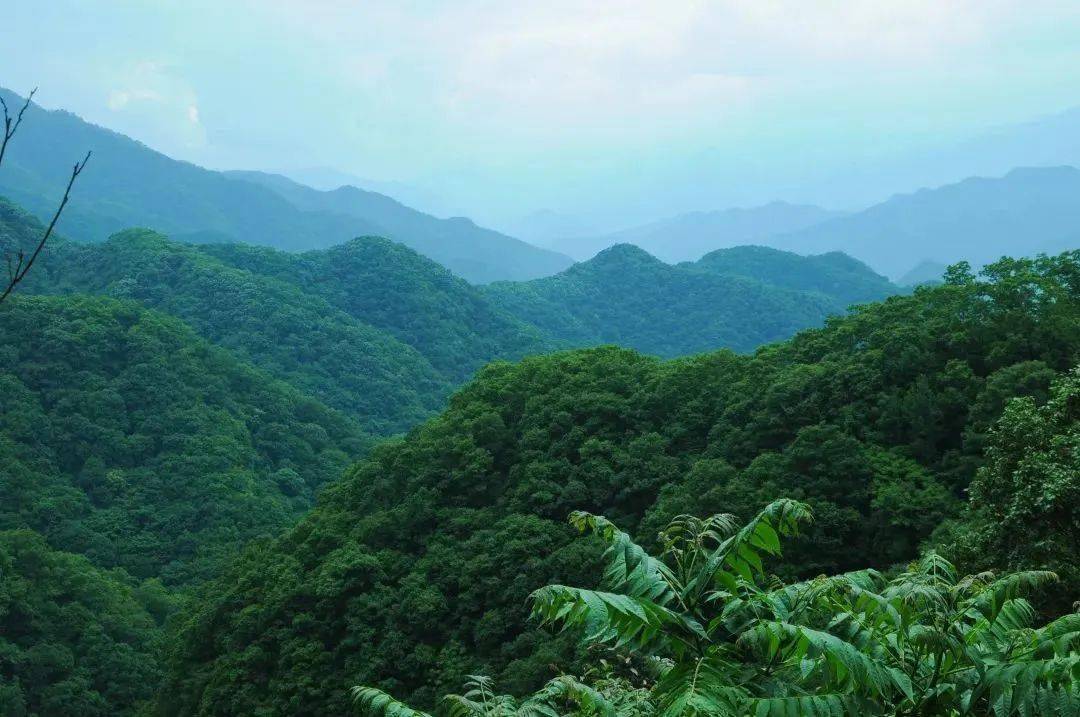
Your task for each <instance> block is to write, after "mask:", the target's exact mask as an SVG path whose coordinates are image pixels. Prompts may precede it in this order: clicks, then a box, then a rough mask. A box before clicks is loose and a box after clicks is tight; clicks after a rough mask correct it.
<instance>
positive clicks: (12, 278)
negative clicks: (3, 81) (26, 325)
mask: <svg viewBox="0 0 1080 717" xmlns="http://www.w3.org/2000/svg"><path fill="white" fill-rule="evenodd" d="M35 92H37V88H34V89H33V90H31V91H30V94H28V95H27V96H26V101H25V102H23V106H22V107H21V108H19V111H18V113H16V115H15V116H14V117H12V116H11V113H10V112H9V111H8V106H7V102H5V101H4V98H3V97H0V107H2V108H3V111H4V139H3V142H0V165H2V164H3V161H4V154H5V153H6V152H7V146H8V142H10V141H11V138H12V137H14V136H15V133H16V132H17V131H18V130H19V126H20V125H21V124H22V121H23V115H24V114H25V113H26V108H27V107H29V106H30V101H31V100H32V99H33V98H34V93H35ZM89 161H90V152H87V153H86V156H85V157H83V160H82V161H81V162H76V163H75V165H74V166H73V167H72V169H71V178H70V179H68V183H67V187H65V188H64V196H63V197H62V198H61V199H60V205H59V206H58V207H57V208H56V211H55V212H54V213H53V217H52V220H50V221H49V225H48V226H47V227H46V228H45V231H44V233H43V234H42V235H41V238H40V239H39V240H38V241H37V243H36V244H35V245H34V247H33V249H31V250H29V253H27V249H26V248H25V247H14V248H12V249H9V250H7V251H5V252H4V261H5V263H6V264H7V273H8V278H7V283H6V284H5V285H2V286H3V288H2V289H0V304H2V303H3V302H4V300H5V299H7V297H8V296H10V295H11V292H13V291H14V290H15V287H16V286H18V285H19V283H20V282H21V281H22V280H23V279H25V278H26V275H27V274H28V273H29V272H30V268H31V267H32V266H33V265H34V262H35V261H37V258H38V255H39V254H41V250H42V249H44V248H45V244H46V243H47V242H48V241H49V237H51V236H52V233H53V230H54V229H55V228H56V223H57V222H58V221H60V214H61V213H63V211H64V207H66V206H67V203H68V199H69V198H70V197H71V187H72V185H74V184H75V180H76V179H78V178H79V175H80V174H82V171H83V169H84V168H85V167H86V163H87V162H89Z"/></svg>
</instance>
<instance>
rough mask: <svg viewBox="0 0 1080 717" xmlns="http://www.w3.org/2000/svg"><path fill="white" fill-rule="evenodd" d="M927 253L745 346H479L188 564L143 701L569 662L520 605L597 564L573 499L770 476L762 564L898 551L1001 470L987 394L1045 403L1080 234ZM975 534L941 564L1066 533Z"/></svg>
mask: <svg viewBox="0 0 1080 717" xmlns="http://www.w3.org/2000/svg"><path fill="white" fill-rule="evenodd" d="M948 279H949V280H948V283H947V284H945V285H943V286H940V287H934V288H928V289H920V290H918V291H916V292H915V293H914V294H913V295H910V296H904V297H894V298H891V299H889V300H887V301H885V302H883V303H880V304H874V305H869V306H865V307H863V308H860V309H858V310H856V311H855V312H854V313H853V314H852V315H851V316H848V317H844V318H837V319H832V320H830V321H829V323H828V325H827V326H826V327H825V328H823V329H818V330H810V331H805V332H803V333H801V334H799V335H797V336H796V337H795V338H794V339H792V340H790V341H787V342H785V343H781V344H777V345H774V346H770V347H767V348H765V349H762V350H760V351H759V352H757V353H756V354H754V355H753V356H739V355H736V354H734V353H731V352H728V351H721V352H717V353H712V354H707V355H702V356H696V357H692V358H686V359H679V360H676V361H670V362H662V361H658V360H656V359H652V358H647V357H644V356H641V355H639V354H637V353H635V352H633V351H628V350H623V349H615V348H600V349H591V350H582V351H574V352H567V353H560V354H555V355H551V356H546V357H540V358H529V359H526V360H524V361H522V362H520V363H518V364H505V363H496V364H493V365H491V366H489V367H488V368H486V369H484V370H483V371H482V372H481V373H480V375H479V376H478V378H477V379H476V380H474V381H473V382H472V383H470V384H469V385H467V386H466V387H465V388H464V389H462V390H461V391H460V392H458V393H457V394H456V395H455V396H454V397H453V398H452V399H451V402H450V406H449V408H448V409H447V410H446V411H445V412H444V413H443V414H441V415H440V416H438V417H436V418H434V419H432V420H431V421H429V422H428V423H426V424H425V425H424V426H422V427H420V428H418V429H416V430H415V431H413V432H411V433H410V434H409V436H408V437H406V438H405V439H403V440H399V441H393V442H389V443H385V444H383V445H381V446H380V447H378V448H376V449H375V450H374V451H373V452H372V453H371V454H370V455H369V457H367V458H366V459H365V460H364V461H362V462H360V463H359V464H357V465H356V466H355V467H354V468H353V469H351V470H350V471H349V472H348V473H347V475H346V476H345V478H344V479H343V480H341V481H340V482H338V483H335V484H333V486H331V487H330V488H328V489H327V491H326V492H325V493H324V494H323V497H322V499H321V501H320V504H319V505H318V507H317V508H316V509H315V510H314V511H313V512H312V513H310V514H309V515H308V516H307V517H306V518H305V519H303V520H302V521H301V522H300V523H299V524H298V525H297V526H296V527H294V528H293V529H292V530H290V531H288V532H287V533H285V534H284V535H283V536H282V537H280V538H278V539H277V540H274V541H267V542H263V543H259V544H257V545H253V546H251V547H250V548H249V549H248V551H247V553H246V554H245V556H244V559H243V560H241V561H239V562H237V563H235V564H234V565H233V567H232V568H231V569H230V570H229V571H228V572H227V573H226V574H225V575H224V576H223V578H222V579H221V580H220V582H218V583H216V584H215V585H214V586H213V587H212V588H211V589H209V590H208V592H207V595H206V600H205V601H203V602H202V603H201V604H199V605H198V606H195V607H194V608H193V609H192V610H191V611H190V612H189V613H188V614H187V615H186V617H185V619H184V620H183V621H182V624H181V625H180V630H179V632H178V633H177V636H176V639H175V642H174V645H173V648H172V651H171V658H170V664H169V677H168V679H167V681H166V685H165V687H164V689H163V692H162V694H161V696H160V698H159V707H160V709H161V710H162V711H164V712H165V713H166V714H236V715H241V714H242V715H260V714H266V715H269V714H280V713H283V712H284V713H289V714H335V713H337V714H340V713H345V712H346V711H347V710H348V709H350V702H351V696H350V694H349V692H348V686H349V685H353V684H357V683H359V684H367V685H377V686H379V687H381V688H383V689H386V690H388V691H390V692H391V693H393V694H394V695H395V696H396V697H399V698H404V699H407V700H409V701H411V702H413V703H414V704H418V705H429V704H432V703H434V702H435V700H436V698H437V697H438V696H439V695H441V694H443V693H445V692H449V691H452V690H454V689H456V688H457V687H458V685H460V684H461V681H462V680H463V676H464V675H465V674H470V673H472V674H476V673H486V674H489V675H492V676H495V677H496V678H497V679H498V681H499V684H500V685H501V686H502V687H503V688H504V689H506V690H508V691H509V692H511V693H516V694H522V693H524V692H526V691H527V690H528V689H530V688H533V687H535V686H537V685H539V684H541V683H542V682H543V681H544V680H545V679H547V678H550V677H551V676H552V671H553V670H556V671H557V670H559V669H568V670H572V669H574V668H575V667H576V666H579V665H580V664H581V662H580V659H581V655H579V654H575V650H574V647H573V643H574V642H575V641H574V639H573V636H571V635H564V636H561V637H554V638H553V637H551V636H549V635H547V634H546V633H544V632H541V631H537V630H535V629H533V628H531V627H529V626H527V624H526V622H525V616H524V615H523V609H522V607H523V605H524V603H525V600H526V598H527V597H528V596H529V595H530V594H531V593H532V592H533V591H534V590H536V589H537V588H539V587H541V586H543V585H546V584H550V583H560V584H564V585H580V586H584V587H586V588H591V587H593V586H595V585H596V584H597V576H599V575H600V574H601V572H602V571H601V570H600V564H599V562H598V558H599V551H598V550H596V548H597V547H598V545H597V541H596V539H595V538H591V539H585V540H583V539H580V538H575V536H574V534H573V532H572V531H570V530H569V529H568V527H567V526H566V525H565V522H564V517H565V516H566V515H567V514H568V513H570V512H571V511H574V510H585V511H590V512H592V513H603V514H604V515H607V516H608V517H609V518H610V519H611V520H612V521H613V522H614V523H616V524H618V525H620V526H624V527H625V528H626V529H627V530H628V532H629V534H630V535H632V536H634V538H635V539H636V540H637V541H639V542H640V543H642V544H643V545H645V546H646V547H647V548H649V549H651V548H653V547H654V546H656V542H655V540H656V537H655V536H656V535H657V533H658V531H660V530H661V529H662V528H663V527H664V526H665V525H667V524H668V523H669V521H670V520H671V519H672V518H674V517H675V516H677V515H679V514H685V513H692V514H695V515H709V514H713V513H721V512H731V513H735V514H736V515H738V516H740V517H742V518H743V519H746V518H748V517H750V516H753V515H754V514H756V513H757V511H758V510H759V509H760V506H762V505H765V504H768V503H769V502H771V501H772V500H773V499H775V498H777V497H779V496H790V497H792V498H795V499H796V500H799V501H802V502H805V503H806V504H807V505H808V506H809V507H810V509H811V510H812V511H813V513H814V516H815V521H814V523H813V524H812V525H811V526H808V527H807V528H806V529H805V531H804V533H803V534H802V536H801V537H800V538H798V539H795V540H793V541H792V542H791V543H790V546H789V548H787V549H785V553H784V556H783V559H782V560H779V561H776V562H775V563H774V564H772V565H771V566H770V571H774V572H776V573H777V574H778V575H779V576H781V577H782V578H784V579H792V580H797V579H800V578H807V577H812V576H815V575H819V574H836V573H843V572H848V571H851V570H854V569H862V568H867V567H869V568H877V569H886V568H889V567H891V566H894V565H896V564H898V563H902V562H905V561H907V560H910V559H912V558H914V557H916V556H917V554H918V549H919V546H920V544H922V543H923V542H924V541H926V540H927V539H928V538H929V537H930V536H931V534H932V532H933V531H934V530H935V529H936V528H937V527H938V526H939V525H940V524H941V522H942V521H943V520H945V519H947V518H951V517H955V516H957V515H959V514H960V513H961V506H962V499H963V497H964V495H965V491H966V489H967V488H968V486H969V485H971V484H972V480H973V479H974V478H975V476H976V475H977V474H978V475H980V478H979V480H980V481H981V482H984V483H986V485H987V486H989V485H990V484H992V483H994V479H993V476H995V475H998V474H999V473H1000V474H1001V475H1006V476H1013V475H1015V474H1016V470H1017V469H1016V468H1014V467H1013V464H1012V463H1010V462H1009V461H1008V460H1007V459H1002V460H1003V461H1004V462H1001V461H999V458H997V457H995V456H996V454H994V453H993V452H991V453H990V455H989V461H987V459H986V450H987V447H988V446H994V445H997V446H1005V445H1008V442H1007V441H1006V439H1005V438H1004V436H1007V435H1008V431H1009V429H1008V426H1009V425H1010V422H1015V421H1020V420H1021V419H1023V418H1024V415H1023V411H1022V410H1021V409H1020V408H1013V409H1010V414H1012V418H1010V417H1009V415H1010V414H1007V415H1006V418H1004V419H1001V415H1002V413H1003V411H1004V410H1005V407H1006V405H1007V404H1008V403H1009V400H1010V399H1012V398H1015V397H1021V398H1023V397H1030V399H1031V401H1033V402H1034V405H1036V406H1037V405H1040V404H1043V403H1045V402H1046V401H1047V399H1048V398H1049V397H1050V395H1051V394H1050V392H1051V385H1052V383H1053V382H1054V380H1055V378H1058V377H1060V376H1061V375H1062V374H1063V373H1064V372H1066V371H1068V370H1070V369H1071V368H1072V367H1073V366H1074V365H1076V363H1077V361H1078V358H1080V253H1073V254H1070V255H1064V256H1061V257H1058V258H1043V259H1039V260H1038V261H1027V260H1024V261H1004V262H1001V263H999V264H996V265H994V266H993V267H991V268H990V269H989V270H988V271H987V272H986V273H985V275H984V276H982V277H980V278H976V277H973V276H971V275H970V274H969V273H968V272H966V271H965V270H964V267H962V266H960V267H955V268H954V269H952V270H951V271H950V272H949V275H948ZM1060 390H1061V389H1059V391H1060ZM1066 390H1068V389H1067V387H1066ZM1055 400H1056V399H1055ZM1016 405H1018V406H1021V407H1022V406H1024V405H1027V404H1026V403H1020V404H1016ZM1049 405H1050V408H1047V409H1043V410H1038V409H1033V410H1034V411H1035V415H1036V417H1035V418H1032V419H1031V420H1033V421H1037V422H1039V423H1040V424H1042V425H1046V426H1048V427H1051V426H1052V427H1054V429H1053V431H1051V430H1050V429H1049V428H1047V430H1045V431H1043V432H1041V433H1040V432H1035V433H1032V434H1030V435H1027V434H1025V435H1027V437H1026V438H1020V437H1019V434H1017V435H1018V437H1017V440H1019V441H1020V443H1021V444H1022V445H1020V446H1017V447H1016V448H1015V449H1010V450H1011V452H1012V454H1013V455H1031V456H1035V455H1042V456H1043V459H1042V460H1040V461H1039V462H1038V466H1041V468H1039V470H1045V475H1046V479H1045V480H1044V481H1043V483H1042V485H1043V486H1045V488H1044V492H1045V493H1046V495H1041V496H1040V497H1039V499H1038V500H1037V501H1035V503H1036V505H1035V508H1034V509H1035V510H1039V509H1041V508H1040V506H1043V505H1051V506H1052V505H1055V504H1054V503H1053V502H1052V501H1051V500H1050V497H1051V496H1052V495H1053V494H1054V491H1055V490H1056V489H1057V486H1058V483H1057V482H1055V481H1054V480H1052V478H1053V476H1054V475H1057V474H1056V473H1054V469H1053V466H1054V465H1055V463H1054V460H1058V459H1059V458H1061V456H1059V454H1058V453H1057V452H1056V450H1054V449H1053V448H1052V447H1055V446H1061V445H1068V444H1067V443H1063V441H1067V440H1071V439H1069V438H1068V437H1069V436H1071V435H1072V431H1073V429H1072V428H1070V426H1072V423H1071V421H1072V419H1071V418H1070V416H1073V415H1074V414H1069V413H1065V414H1063V415H1064V417H1063V418H1058V417H1057V416H1058V415H1059V413H1060V412H1061V409H1060V408H1057V407H1056V406H1058V404H1056V403H1052V404H1049ZM1066 405H1067V406H1071V405H1072V404H1071V403H1068V402H1066ZM1069 410H1072V409H1071V408H1070V409H1069ZM999 419H1000V420H1001V421H1002V422H1001V424H1000V425H1001V427H999V429H998V434H996V435H995V434H993V428H994V426H995V424H996V423H997V422H998V421H999ZM1055 431H1056V432H1057V433H1060V434H1061V435H1063V436H1065V437H1066V438H1065V439H1062V440H1058V439H1054V438H1052V437H1049V438H1048V437H1047V436H1048V435H1050V434H1052V433H1054V432H1055ZM1055 435H1056V434H1055ZM1040 446H1047V447H1045V448H1040ZM1065 459H1071V454H1065ZM999 465H1000V468H999V467H997V466H999ZM984 466H985V468H984ZM980 469H982V470H983V473H982V474H980V473H979V471H980ZM1031 470H1035V468H1032V469H1031ZM986 476H990V477H986ZM980 490H982V489H980ZM983 494H984V495H986V496H987V498H986V500H987V501H990V502H993V503H994V504H995V505H999V503H998V502H997V501H998V498H996V497H994V491H992V490H990V489H989V487H988V488H987V489H986V490H984V491H983ZM1051 512H1052V511H1051ZM968 530H974V528H972V527H970V526H969V525H968V524H967V523H964V524H962V525H956V526H954V528H953V532H954V533H955V534H958V535H959V536H961V537H963V536H964V534H965V531H968ZM1031 530H1033V531H1034V530H1037V528H1035V527H1032V528H1031ZM991 537H992V536H991ZM985 545H986V546H987V548H986V549H985V550H983V551H982V552H981V554H980V555H979V556H978V562H977V564H975V565H967V564H965V563H964V561H963V559H962V556H961V559H960V562H961V563H962V564H961V566H960V567H961V569H962V570H965V571H970V570H981V569H985V568H1007V567H1009V566H1010V565H1012V564H1013V563H1016V562H1022V561H1024V560H1025V559H1027V558H1031V559H1032V560H1033V561H1034V562H1037V563H1039V564H1033V565H1025V566H1023V567H1025V568H1043V569H1052V570H1061V571H1062V572H1063V573H1065V572H1066V570H1064V569H1063V568H1067V567H1068V564H1067V560H1066V559H1065V558H1066V557H1067V556H1068V555H1069V554H1070V553H1069V552H1068V550H1069V546H1067V545H1063V547H1062V550H1061V552H1057V553H1045V552H1043V553H1040V552H1033V553H1031V554H1029V555H1016V554H1013V553H1010V552H1006V551H1004V550H1002V548H1003V547H1005V546H1002V545H1001V544H999V543H994V542H993V541H992V540H990V541H987V542H986V543H985ZM999 551H1000V552H999ZM1071 554H1075V551H1073V553H1071ZM934 571H935V572H936V568H935V569H934ZM910 579H911V580H916V579H918V578H917V576H916V577H912V578H910ZM939 587H941V589H942V590H947V589H948V588H947V587H942V586H939ZM878 588H879V589H886V588H882V587H880V585H879V586H878ZM969 588H970V592H969V593H968V596H971V595H973V594H974V592H975V591H976V588H974V587H972V586H968V587H967V588H965V590H967V589H969ZM1059 590H1060V588H1059ZM961 597H963V598H964V599H966V597H964V596H961ZM1071 597H1072V596H1070V595H1068V594H1064V593H1060V592H1058V593H1051V595H1050V598H1051V600H1052V601H1053V600H1056V601H1057V603H1058V604H1062V603H1067V602H1068V601H1069V600H1070V598H1071ZM954 607H955V606H954ZM950 609H952V607H950ZM913 619H916V620H918V619H921V618H913ZM948 619H951V618H949V617H948V613H945V612H942V613H941V614H940V615H938V616H937V617H935V618H934V620H936V621H938V622H940V621H941V620H948ZM876 634H878V635H880V636H881V637H882V639H885V640H886V641H887V639H888V638H887V630H886V629H885V628H882V629H881V631H880V632H878V633H876ZM779 637H780V638H782V641H783V640H786V639H787V638H788V637H792V635H781V636H779ZM784 644H786V643H784ZM815 649H816V648H815ZM935 649H937V648H935ZM815 654H818V653H815ZM939 654H940V653H939ZM919 669H921V668H919ZM836 674H837V675H838V676H840V675H841V672H840V670H836ZM856 674H858V673H856ZM871 684H873V685H874V686H880V684H883V683H881V682H880V681H874V682H872V683H871Z"/></svg>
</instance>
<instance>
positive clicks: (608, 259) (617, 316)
mask: <svg viewBox="0 0 1080 717" xmlns="http://www.w3.org/2000/svg"><path fill="white" fill-rule="evenodd" d="M792 256H793V255H792ZM703 266H706V267H707V266H708V264H705V265H703ZM805 271H806V273H808V274H809V273H814V272H816V271H818V269H816V268H809V267H807V268H806V269H805ZM782 272H783V270H780V271H779V272H778V273H782ZM755 273H756V272H754V271H751V270H750V269H747V268H745V267H740V268H739V270H738V271H734V270H733V271H722V270H721V271H711V270H707V269H702V268H700V267H698V266H697V265H687V264H679V265H676V266H672V265H670V264H665V263H663V262H662V261H660V260H659V259H656V258H655V257H653V256H651V255H650V254H648V253H647V252H645V251H644V250H642V249H639V248H637V247H635V246H631V245H629V244H619V245H616V246H614V247H611V248H610V249H606V250H604V251H602V252H601V253H600V254H598V255H596V257H594V258H593V259H590V260H589V261H586V262H582V263H581V264H577V265H575V266H573V267H571V268H570V269H567V270H566V271H564V272H562V273H561V274H557V275H555V276H552V277H546V278H543V279H535V280H533V281H530V282H519V283H509V282H498V283H495V284H492V285H490V286H487V287H484V291H485V293H486V294H487V296H488V297H490V298H491V300H492V301H494V302H495V303H496V304H497V305H498V306H500V307H502V308H503V309H505V310H506V311H508V312H509V313H511V314H513V315H515V316H517V317H518V318H520V319H522V320H524V321H526V322H528V323H531V324H533V325H534V326H536V327H538V328H539V329H540V330H541V331H542V332H544V334H545V335H546V336H547V337H549V338H550V339H552V340H555V341H560V342H562V344H563V345H566V346H589V345H596V344H602V343H613V344H619V345H621V346H627V347H630V348H634V349H637V350H639V351H643V352H645V353H650V354H656V355H659V356H666V357H672V356H680V355H685V354H691V353H696V352H700V351H708V350H712V349H716V348H721V347H724V348H730V349H733V350H735V351H752V350H753V349H755V348H757V347H758V346H760V345H762V344H764V343H769V342H772V341H778V340H781V339H785V338H787V337H789V336H791V335H792V334H794V333H795V332H796V331H799V330H800V329H804V328H808V327H811V326H817V325H820V324H821V323H823V322H824V320H825V317H826V316H829V315H831V314H836V313H841V312H843V311H844V310H845V309H846V308H847V304H848V303H850V302H848V301H846V300H844V299H841V298H834V297H832V296H828V295H826V294H823V293H819V292H816V291H814V292H811V291H800V290H794V289H792V288H789V287H787V286H783V285H781V284H779V283H776V284H769V283H765V282H764V281H763V280H760V279H761V278H764V277H757V276H754V274H755ZM758 273H759V272H758ZM878 278H879V279H880V277H878ZM831 282H832V280H830V279H827V278H823V279H822V280H821V281H820V282H818V283H820V284H829V283H831ZM804 283H806V282H804ZM811 283H812V282H811ZM887 293H888V292H887V291H884V290H883V291H882V292H881V294H879V297H880V296H884V295H886V294H887ZM879 297H878V298H879Z"/></svg>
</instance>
